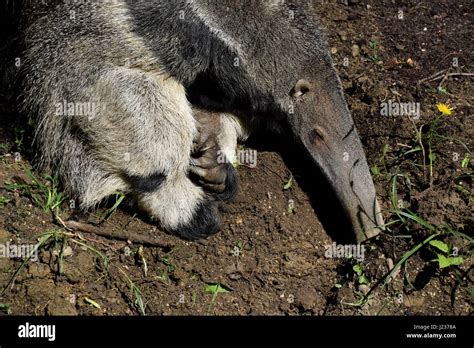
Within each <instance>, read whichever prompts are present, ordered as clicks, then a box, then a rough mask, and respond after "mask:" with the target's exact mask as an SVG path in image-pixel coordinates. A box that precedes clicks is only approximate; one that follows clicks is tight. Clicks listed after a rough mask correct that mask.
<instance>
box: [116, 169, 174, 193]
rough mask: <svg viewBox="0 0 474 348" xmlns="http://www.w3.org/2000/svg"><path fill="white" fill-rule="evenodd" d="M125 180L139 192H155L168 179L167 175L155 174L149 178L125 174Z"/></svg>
mask: <svg viewBox="0 0 474 348" xmlns="http://www.w3.org/2000/svg"><path fill="white" fill-rule="evenodd" d="M124 176H125V180H126V181H127V182H128V183H129V184H130V185H131V186H132V187H133V189H135V190H136V191H139V192H155V191H156V190H158V189H159V188H160V185H161V183H162V182H163V181H164V180H165V179H166V175H164V174H161V173H154V174H151V175H149V176H139V175H128V174H125V175H124Z"/></svg>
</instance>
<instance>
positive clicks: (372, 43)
mask: <svg viewBox="0 0 474 348" xmlns="http://www.w3.org/2000/svg"><path fill="white" fill-rule="evenodd" d="M369 48H370V49H371V50H372V54H371V55H370V56H369V59H370V60H371V61H372V62H374V63H377V62H378V61H380V58H379V42H378V41H377V40H369Z"/></svg>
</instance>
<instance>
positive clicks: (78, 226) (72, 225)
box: [64, 220, 174, 248]
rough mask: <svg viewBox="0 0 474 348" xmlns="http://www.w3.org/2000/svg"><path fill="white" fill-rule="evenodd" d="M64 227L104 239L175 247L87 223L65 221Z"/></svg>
mask: <svg viewBox="0 0 474 348" xmlns="http://www.w3.org/2000/svg"><path fill="white" fill-rule="evenodd" d="M64 226H65V227H66V228H67V229H71V230H76V231H81V232H85V233H91V234H96V235H98V236H102V237H108V238H115V239H120V240H125V241H131V242H133V243H137V244H143V245H148V246H154V247H159V248H172V247H174V245H173V244H172V243H168V242H163V241H161V240H159V239H158V238H156V237H154V236H147V235H142V234H136V233H132V232H128V231H119V230H114V231H110V230H107V229H105V228H98V227H95V226H92V225H89V224H85V223H82V222H78V221H73V220H68V221H64Z"/></svg>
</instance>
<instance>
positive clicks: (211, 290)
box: [204, 283, 232, 294]
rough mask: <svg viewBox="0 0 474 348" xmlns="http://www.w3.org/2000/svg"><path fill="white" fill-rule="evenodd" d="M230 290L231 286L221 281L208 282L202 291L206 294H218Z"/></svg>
mask: <svg viewBox="0 0 474 348" xmlns="http://www.w3.org/2000/svg"><path fill="white" fill-rule="evenodd" d="M230 291H232V289H231V288H229V287H228V286H225V285H223V284H221V283H215V284H208V285H207V286H206V287H205V289H204V292H206V293H208V294H220V293H226V292H230Z"/></svg>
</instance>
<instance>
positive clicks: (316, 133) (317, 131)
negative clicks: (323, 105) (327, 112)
mask: <svg viewBox="0 0 474 348" xmlns="http://www.w3.org/2000/svg"><path fill="white" fill-rule="evenodd" d="M309 140H310V141H311V143H316V142H320V141H323V142H325V141H326V136H325V134H324V131H323V130H322V129H321V128H320V127H314V128H313V129H312V130H311V132H310V133H309Z"/></svg>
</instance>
